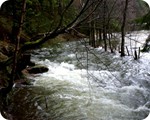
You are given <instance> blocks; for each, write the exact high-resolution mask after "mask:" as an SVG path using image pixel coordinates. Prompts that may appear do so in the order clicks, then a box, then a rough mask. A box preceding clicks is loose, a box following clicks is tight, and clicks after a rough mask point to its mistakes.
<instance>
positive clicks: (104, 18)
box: [103, 1, 107, 51]
mask: <svg viewBox="0 0 150 120" xmlns="http://www.w3.org/2000/svg"><path fill="white" fill-rule="evenodd" d="M103 7H104V8H103V10H104V12H103V40H104V49H105V51H107V41H106V39H107V38H106V36H107V35H106V1H104V6H103Z"/></svg>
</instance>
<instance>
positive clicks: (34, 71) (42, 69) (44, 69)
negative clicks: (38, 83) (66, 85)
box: [27, 65, 49, 74]
mask: <svg viewBox="0 0 150 120" xmlns="http://www.w3.org/2000/svg"><path fill="white" fill-rule="evenodd" d="M48 70H49V69H48V68H47V67H45V66H41V65H40V66H34V67H30V68H27V72H28V73H30V74H38V73H44V72H48Z"/></svg>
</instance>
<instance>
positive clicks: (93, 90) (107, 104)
mask: <svg viewBox="0 0 150 120" xmlns="http://www.w3.org/2000/svg"><path fill="white" fill-rule="evenodd" d="M148 34H149V32H148V31H140V32H133V33H131V36H130V35H127V37H130V38H132V39H136V40H137V41H139V42H141V43H144V42H143V41H144V40H145V39H146V37H147V36H148ZM126 41H127V43H126V44H127V45H130V44H131V41H130V40H129V39H128V38H127V39H126ZM84 43H85V41H78V42H69V43H63V45H61V47H60V48H59V47H58V46H56V47H53V48H52V47H50V48H43V49H40V50H36V51H35V54H34V55H33V61H36V62H38V63H39V64H44V65H46V66H48V68H49V71H48V72H47V73H44V74H39V75H37V76H34V78H33V77H31V78H32V79H34V80H35V82H34V86H37V87H40V89H38V90H37V92H38V93H39V94H40V95H39V96H42V97H43V98H45V100H43V102H42V103H41V102H39V101H37V102H36V104H35V106H37V109H38V110H40V111H42V115H43V116H44V117H43V118H44V119H45V120H142V119H144V118H145V117H146V116H147V115H148V113H149V112H150V67H149V65H150V53H142V54H141V57H140V59H139V60H137V61H135V60H134V58H133V57H131V56H126V57H124V58H121V57H120V56H119V55H118V53H116V54H112V53H109V52H104V51H103V50H102V49H101V48H96V49H93V48H91V47H89V46H88V45H85V44H84ZM132 45H134V46H135V47H139V46H141V44H140V43H138V42H136V43H135V42H134V43H132ZM45 106H46V108H47V109H46V110H45ZM39 115H40V114H39Z"/></svg>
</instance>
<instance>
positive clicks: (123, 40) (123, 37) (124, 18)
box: [121, 0, 129, 57]
mask: <svg viewBox="0 0 150 120" xmlns="http://www.w3.org/2000/svg"><path fill="white" fill-rule="evenodd" d="M128 2H129V0H126V1H125V8H124V11H123V12H124V13H123V21H122V26H121V39H122V40H121V57H123V56H125V48H124V45H125V26H126V16H127V9H128Z"/></svg>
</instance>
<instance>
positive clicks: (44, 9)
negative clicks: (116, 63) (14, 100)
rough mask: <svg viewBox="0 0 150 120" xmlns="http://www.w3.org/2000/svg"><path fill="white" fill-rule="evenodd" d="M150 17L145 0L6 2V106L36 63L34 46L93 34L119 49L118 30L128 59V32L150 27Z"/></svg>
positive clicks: (2, 47)
mask: <svg viewBox="0 0 150 120" xmlns="http://www.w3.org/2000/svg"><path fill="white" fill-rule="evenodd" d="M149 18H150V12H149V7H148V5H147V4H146V3H145V2H144V1H142V0H9V1H6V2H5V3H3V5H2V7H1V9H0V103H1V105H0V110H2V109H3V108H2V107H3V106H5V104H6V96H7V94H8V93H9V92H10V91H11V90H12V86H13V84H14V81H15V80H18V79H20V76H21V74H22V73H21V71H22V70H23V69H25V68H26V66H27V65H29V64H33V63H30V55H29V50H31V49H35V48H38V47H41V45H42V44H43V43H45V42H47V41H51V40H54V38H56V37H58V36H59V35H62V34H63V35H64V36H69V37H68V39H73V38H76V39H80V38H83V37H86V38H89V45H91V46H92V47H98V46H102V47H103V48H104V50H105V51H108V50H111V52H114V51H115V50H117V48H115V47H113V43H114V41H113V40H114V39H115V37H114V36H113V33H117V32H119V33H121V35H122V36H121V37H122V39H121V41H120V42H118V43H117V44H120V49H119V51H120V55H121V57H123V56H125V46H124V42H125V39H124V36H125V34H126V32H130V31H135V30H141V29H148V30H149V27H150V21H149ZM58 39H59V38H58ZM66 41H67V40H66ZM146 50H147V48H145V51H146ZM24 59H26V60H25V61H24ZM136 59H137V58H136ZM18 66H19V67H18ZM20 66H22V67H20ZM18 76H19V77H18Z"/></svg>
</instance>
